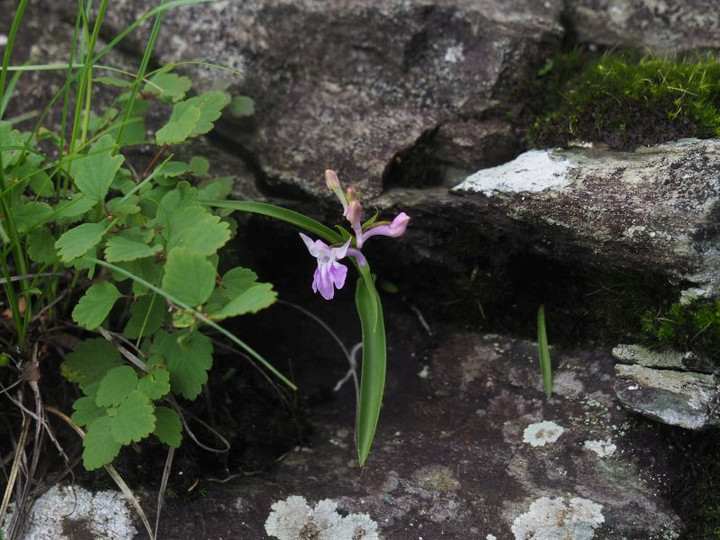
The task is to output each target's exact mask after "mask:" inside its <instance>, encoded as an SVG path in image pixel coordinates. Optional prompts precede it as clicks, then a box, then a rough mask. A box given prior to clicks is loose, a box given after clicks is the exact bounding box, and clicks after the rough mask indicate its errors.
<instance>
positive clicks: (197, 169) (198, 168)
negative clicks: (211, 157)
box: [188, 156, 210, 177]
mask: <svg viewBox="0 0 720 540" xmlns="http://www.w3.org/2000/svg"><path fill="white" fill-rule="evenodd" d="M208 170H210V162H209V161H208V160H207V159H205V158H204V157H200V156H193V157H192V159H191V160H190V163H188V171H189V172H190V174H192V175H193V176H198V177H200V176H205V175H206V174H207V172H208Z"/></svg>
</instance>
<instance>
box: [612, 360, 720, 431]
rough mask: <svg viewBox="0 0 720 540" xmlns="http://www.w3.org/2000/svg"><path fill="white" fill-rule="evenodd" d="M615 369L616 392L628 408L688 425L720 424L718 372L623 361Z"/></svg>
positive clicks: (669, 422) (672, 423) (695, 426)
mask: <svg viewBox="0 0 720 540" xmlns="http://www.w3.org/2000/svg"><path fill="white" fill-rule="evenodd" d="M615 372H616V374H617V381H616V383H615V392H616V393H617V396H618V398H619V399H620V401H621V402H622V404H623V405H624V406H625V407H627V408H628V409H630V410H632V411H635V412H637V413H640V414H643V415H645V416H648V417H650V418H653V419H656V420H659V421H660V422H664V423H666V424H670V425H671V426H679V427H682V428H686V429H703V428H707V427H714V426H718V425H720V417H718V415H717V411H716V410H717V407H718V384H717V380H716V378H715V376H714V375H706V374H703V373H688V372H679V371H673V370H667V369H666V370H660V369H652V368H648V367H644V366H639V365H630V366H627V365H623V364H618V365H617V366H615Z"/></svg>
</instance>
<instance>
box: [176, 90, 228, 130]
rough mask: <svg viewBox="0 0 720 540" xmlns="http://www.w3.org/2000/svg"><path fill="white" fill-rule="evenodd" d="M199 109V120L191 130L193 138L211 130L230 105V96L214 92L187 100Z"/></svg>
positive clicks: (217, 91)
mask: <svg viewBox="0 0 720 540" xmlns="http://www.w3.org/2000/svg"><path fill="white" fill-rule="evenodd" d="M187 103H192V104H193V105H195V106H196V107H197V108H198V109H200V120H199V121H198V122H197V125H196V126H195V128H194V129H193V132H192V134H193V136H197V135H203V134H205V133H207V132H208V131H210V130H211V129H212V128H213V124H214V123H215V120H217V119H218V118H220V114H221V111H222V110H223V109H224V108H225V107H226V106H227V105H228V103H230V95H229V94H227V93H226V92H222V91H219V90H216V91H214V92H205V93H204V94H201V95H199V96H195V97H192V98H190V99H188V100H187Z"/></svg>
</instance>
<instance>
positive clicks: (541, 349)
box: [537, 305, 553, 398]
mask: <svg viewBox="0 0 720 540" xmlns="http://www.w3.org/2000/svg"><path fill="white" fill-rule="evenodd" d="M537 324H538V353H539V360H540V374H541V375H542V383H543V390H544V391H545V396H546V397H548V398H550V397H551V396H552V388H553V380H552V363H551V361H550V348H549V346H548V339H547V331H546V328H545V306H544V305H541V306H540V308H539V309H538V323H537Z"/></svg>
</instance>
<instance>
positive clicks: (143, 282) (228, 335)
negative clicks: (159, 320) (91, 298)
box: [86, 257, 297, 390]
mask: <svg viewBox="0 0 720 540" xmlns="http://www.w3.org/2000/svg"><path fill="white" fill-rule="evenodd" d="M86 259H87V261H88V262H90V263H92V264H97V265H99V266H103V267H105V268H108V269H110V270H112V271H113V272H117V273H119V274H122V275H125V276H127V277H129V278H131V279H132V280H133V281H135V283H136V284H139V285H140V286H142V287H144V288H146V289H148V290H151V291H153V292H156V293H158V294H159V295H161V296H163V297H164V298H167V299H168V300H169V301H170V302H172V303H173V304H175V305H177V306H180V307H181V308H183V309H187V310H190V311H192V313H193V315H194V316H195V318H196V319H198V320H199V321H202V322H203V323H205V324H207V325H208V326H210V327H212V328H213V329H215V330H216V331H217V332H219V333H221V334H222V335H223V336H225V337H226V338H228V339H229V340H230V341H232V342H233V343H235V344H236V345H237V346H238V347H240V348H241V349H243V350H244V351H245V352H247V353H248V354H249V355H250V356H251V357H253V358H254V359H255V360H257V361H258V362H260V364H262V365H263V366H264V367H265V369H267V370H268V371H269V372H270V373H272V374H273V375H274V376H275V377H277V378H278V379H280V380H281V381H282V382H283V383H284V384H286V385H287V386H288V387H289V388H291V389H292V390H297V386H295V385H294V384H293V383H292V382H291V381H290V380H289V379H288V378H287V377H286V376H285V375H283V374H282V373H280V372H279V371H278V370H277V369H276V368H275V366H273V365H272V364H271V363H270V362H268V361H267V360H266V359H265V358H263V357H262V356H261V355H260V354H258V352H257V351H256V350H255V349H253V348H252V347H250V346H249V345H248V344H247V343H245V342H244V341H242V340H241V339H238V337H237V336H235V335H234V334H233V333H232V332H229V331H228V330H226V329H225V328H223V327H222V326H220V325H219V324H217V323H216V322H215V321H213V320H212V319H209V318H208V317H207V315H205V314H204V313H201V312H200V311H198V310H196V309H194V308H192V307H190V306H189V305H188V304H186V303H184V302H183V301H182V300H180V299H178V298H175V297H174V296H172V295H170V294H168V293H167V291H164V290H163V289H161V288H160V287H157V286H155V285H153V284H152V283H150V282H149V281H146V280H144V279H142V278H141V277H139V276H137V275H135V274H133V273H132V272H129V271H127V270H125V269H124V268H121V267H119V266H116V265H114V264H111V263H109V262H106V261H102V260H100V259H96V258H94V257H86ZM135 262H136V263H137V262H138V261H135Z"/></svg>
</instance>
